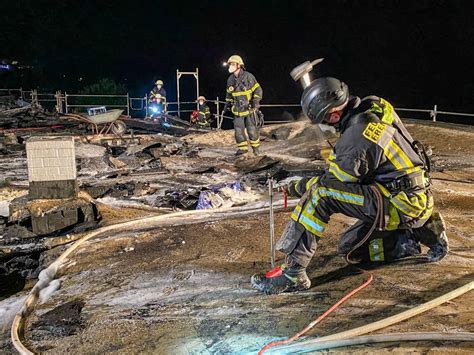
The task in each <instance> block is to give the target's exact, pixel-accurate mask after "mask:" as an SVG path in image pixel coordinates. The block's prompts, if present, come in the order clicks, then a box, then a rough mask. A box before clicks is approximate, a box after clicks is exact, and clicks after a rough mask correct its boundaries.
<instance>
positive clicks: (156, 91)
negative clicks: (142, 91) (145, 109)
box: [150, 80, 166, 104]
mask: <svg viewBox="0 0 474 355" xmlns="http://www.w3.org/2000/svg"><path fill="white" fill-rule="evenodd" d="M156 98H160V99H161V101H162V102H163V104H166V90H165V88H164V87H163V81H162V80H157V81H156V82H155V86H154V88H153V89H152V90H151V91H150V101H153V100H156Z"/></svg>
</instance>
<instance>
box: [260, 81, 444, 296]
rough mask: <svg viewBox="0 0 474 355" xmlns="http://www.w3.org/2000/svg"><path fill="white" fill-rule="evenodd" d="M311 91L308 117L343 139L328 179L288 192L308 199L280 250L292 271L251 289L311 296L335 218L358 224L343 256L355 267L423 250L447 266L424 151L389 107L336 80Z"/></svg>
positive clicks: (343, 245) (264, 277) (347, 236)
mask: <svg viewBox="0 0 474 355" xmlns="http://www.w3.org/2000/svg"><path fill="white" fill-rule="evenodd" d="M308 84H309V85H308V86H307V87H306V88H305V90H304V93H303V95H302V99H301V105H302V108H303V112H304V113H305V114H306V115H307V116H308V117H309V118H310V119H311V121H312V122H313V123H325V124H328V125H331V126H334V127H335V128H336V130H338V131H339V132H340V138H339V139H338V141H337V142H336V144H335V146H334V148H333V150H332V152H331V154H330V156H329V165H328V167H327V168H326V170H325V171H324V173H323V174H322V175H321V176H318V177H313V178H311V179H302V180H300V181H297V182H296V183H294V184H291V186H288V190H289V192H290V194H292V195H295V196H302V197H301V199H300V201H299V203H298V205H297V207H296V209H295V210H294V212H293V214H292V215H291V221H290V222H289V223H288V225H287V227H286V230H285V231H284V233H283V235H282V237H281V238H280V240H279V241H278V242H277V244H276V249H277V250H279V251H281V252H283V253H285V254H286V260H285V263H284V264H283V265H282V266H281V267H278V268H276V269H274V270H272V271H270V272H268V273H266V274H256V275H254V276H252V278H251V283H252V285H253V286H254V287H255V288H256V289H258V290H260V291H262V292H264V293H266V294H278V293H281V292H292V291H298V290H305V289H308V288H309V287H310V286H311V282H310V280H309V278H308V276H307V274H306V268H307V267H308V265H309V263H310V261H311V258H312V257H313V255H314V253H315V252H316V247H317V245H318V243H319V242H320V240H322V239H323V238H324V237H323V235H324V231H325V229H326V227H327V225H328V223H329V219H330V217H331V215H332V214H333V213H342V214H344V215H346V216H349V217H353V218H356V219H357V220H358V221H357V222H356V223H355V224H354V225H353V226H351V227H350V228H349V229H348V230H346V231H345V232H344V234H343V235H342V236H341V237H340V241H339V253H340V254H341V255H343V256H346V260H347V261H349V262H387V261H391V260H395V259H399V258H403V257H407V256H413V255H417V254H419V253H420V252H421V249H420V243H421V244H423V245H425V246H427V247H428V248H429V251H428V253H427V255H426V258H427V259H428V261H439V260H441V259H442V258H443V257H444V256H445V255H446V254H447V252H448V240H447V237H446V233H445V230H446V228H445V224H444V221H443V219H442V217H441V215H440V214H439V213H438V212H433V196H432V194H431V192H430V179H429V175H428V173H429V160H428V157H427V155H426V154H425V153H424V149H423V147H422V145H421V143H419V142H416V141H414V140H413V138H412V136H411V135H410V134H409V133H408V131H407V130H406V128H405V127H404V125H403V124H402V122H401V120H400V118H399V117H398V115H397V114H396V112H395V111H394V109H393V107H392V105H391V104H390V103H388V102H387V101H385V100H384V99H381V98H378V97H375V96H371V97H367V98H364V99H362V100H361V99H360V98H358V97H352V96H349V89H348V87H347V85H346V84H345V83H343V82H342V81H340V80H338V79H335V78H330V77H325V78H319V79H316V80H314V81H313V82H312V83H308ZM349 258H350V259H351V260H349Z"/></svg>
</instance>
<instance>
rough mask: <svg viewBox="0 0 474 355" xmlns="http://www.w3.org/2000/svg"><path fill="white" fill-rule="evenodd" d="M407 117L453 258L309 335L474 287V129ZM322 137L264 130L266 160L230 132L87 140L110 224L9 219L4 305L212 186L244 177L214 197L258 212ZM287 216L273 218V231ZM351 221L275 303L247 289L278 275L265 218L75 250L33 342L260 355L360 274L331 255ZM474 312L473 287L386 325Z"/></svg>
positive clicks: (9, 164)
mask: <svg viewBox="0 0 474 355" xmlns="http://www.w3.org/2000/svg"><path fill="white" fill-rule="evenodd" d="M406 126H407V128H408V129H409V131H410V132H411V133H412V134H413V136H414V137H415V139H418V140H420V141H422V142H423V143H424V144H425V145H429V146H430V147H431V149H432V151H433V157H432V160H433V169H434V172H433V174H432V177H433V178H434V179H433V192H434V196H435V203H436V204H437V206H438V208H439V210H440V211H441V212H442V213H443V215H444V216H445V219H446V221H447V224H448V237H449V239H450V248H451V251H450V254H449V255H448V256H447V257H446V258H445V259H443V260H442V261H441V262H439V263H435V264H427V263H423V262H419V261H414V260H411V261H405V262H399V263H393V264H390V265H380V266H379V267H376V268H374V269H373V270H372V272H373V273H374V277H375V280H374V282H373V283H372V284H371V285H370V286H369V288H367V289H366V290H364V291H362V293H360V294H358V295H357V296H355V297H354V298H352V299H351V300H350V301H348V302H347V303H345V304H344V305H343V306H342V307H341V308H340V309H339V310H338V311H336V312H335V313H333V314H332V315H331V316H330V317H328V318H327V319H325V320H324V322H322V323H321V324H319V325H317V326H316V327H315V328H314V329H313V330H312V331H311V332H310V333H309V334H308V336H309V337H316V336H323V335H327V334H331V333H334V332H338V331H342V330H346V329H350V328H353V327H356V326H360V325H364V324H367V323H369V322H372V321H376V320H379V319H382V318H384V317H387V316H390V315H393V314H396V313H399V312H401V311H404V310H406V309H408V308H410V307H413V306H416V305H418V304H420V303H423V302H426V301H428V300H431V299H433V298H435V297H437V296H440V295H441V294H443V293H445V292H448V291H450V290H452V289H455V288H457V287H459V286H461V285H463V284H465V283H466V282H468V281H472V280H473V270H474V261H473V257H474V255H473V253H472V248H473V244H474V242H473V238H472V234H473V225H474V224H473V221H474V185H473V182H474V179H473V176H474V157H473V151H472V147H473V145H474V130H473V129H472V128H471V127H468V126H461V125H450V124H442V123H436V124H435V123H431V122H429V123H427V122H426V123H423V122H419V121H407V124H406ZM25 138H26V137H17V141H16V142H15V139H14V138H13V137H11V136H10V141H8V142H5V143H4V144H3V145H2V147H1V149H2V150H3V152H4V153H5V154H4V155H2V156H1V157H0V174H1V176H2V177H3V187H2V188H1V189H0V196H1V198H0V199H1V200H2V202H1V203H2V204H1V205H0V207H1V211H3V212H2V213H3V214H5V212H4V211H5V209H6V208H8V206H10V205H11V204H12V203H13V201H18V200H19V199H20V200H21V198H22V196H24V195H26V194H27V186H28V177H27V169H26V155H25V151H24V147H22V146H23V144H22V142H23V141H24V139H25ZM326 139H327V137H325V136H323V134H322V133H321V132H320V131H318V130H315V129H314V127H313V128H311V127H309V126H308V124H307V123H306V122H304V121H303V122H295V123H294V124H285V125H278V126H271V127H266V128H264V129H263V139H262V141H263V142H262V156H260V157H254V156H252V155H251V154H249V155H248V156H245V157H243V158H235V157H234V156H233V153H234V148H233V143H234V141H233V131H215V132H210V133H207V134H196V135H188V136H186V137H182V138H175V137H171V136H165V135H148V136H141V137H140V140H139V142H140V144H137V142H133V143H130V144H128V146H110V145H102V144H101V142H100V140H97V139H96V140H94V139H88V140H85V139H84V138H83V137H82V138H81V137H79V136H78V137H77V139H76V156H77V164H78V176H79V178H78V180H79V185H80V188H81V191H82V192H83V193H84V194H87V196H89V198H91V199H92V200H93V201H94V203H95V205H96V206H97V212H98V216H100V219H99V220H98V221H96V223H95V224H91V225H87V226H82V227H80V226H77V227H76V228H77V229H71V230H61V231H58V232H57V233H55V234H54V236H51V235H50V236H36V235H32V233H31V232H30V231H29V230H28V228H27V227H26V226H21V225H17V226H16V227H14V228H13V227H12V226H11V225H9V224H8V223H7V222H6V221H5V218H3V222H2V230H3V236H2V238H1V239H0V256H1V257H2V263H3V264H2V269H1V270H2V271H1V272H2V274H1V275H0V276H1V277H2V278H3V279H2V289H1V292H2V294H1V295H0V299H3V300H1V301H0V307H2V308H1V309H3V310H8V309H10V310H11V309H14V307H13V305H14V304H15V302H16V303H18V302H19V300H21V297H23V296H24V295H26V293H27V291H28V289H30V288H31V287H32V285H33V284H34V282H35V279H36V277H37V275H38V273H39V271H40V270H41V269H43V268H44V267H45V266H47V265H48V264H50V263H51V262H52V261H53V260H54V259H55V258H56V257H58V256H59V255H60V254H61V253H62V252H63V251H64V250H65V248H67V246H69V245H70V243H71V242H72V241H74V240H76V239H77V238H79V237H80V236H82V235H84V233H87V230H91V229H94V228H97V227H100V226H104V225H111V224H115V223H119V222H123V221H129V220H132V219H138V218H141V217H146V216H152V215H159V214H166V213H170V212H171V211H173V210H176V209H184V208H187V207H192V206H195V205H194V204H196V203H197V197H198V196H199V193H200V192H201V191H202V190H203V189H207V188H209V186H211V185H218V184H225V183H234V182H236V181H239V182H240V183H241V184H242V186H244V187H245V188H243V189H242V190H243V191H241V192H239V193H231V192H228V194H227V195H226V194H225V193H223V194H217V196H218V197H216V200H215V203H216V204H221V206H243V205H246V206H258V205H259V204H262V203H264V202H266V201H267V200H268V195H267V188H266V185H265V182H266V180H267V178H268V176H274V177H276V178H278V179H280V178H285V177H288V176H304V175H311V174H314V173H317V172H318V171H320V170H321V169H323V168H324V160H323V159H322V158H321V156H320V149H321V148H325V147H327V146H328V142H327V141H326ZM329 139H330V140H331V139H332V138H329ZM280 198H281V196H280V195H278V196H277V199H280ZM5 206H6V207H5ZM290 211H291V210H290V209H287V210H284V211H280V212H278V213H276V215H275V231H276V235H277V236H279V235H280V234H281V232H282V231H283V228H284V226H285V225H286V223H287V221H288V218H289V214H290ZM352 222H353V221H352V220H351V219H349V218H347V217H344V216H342V215H336V216H334V217H333V218H332V219H331V224H330V228H329V229H328V231H327V235H326V236H325V237H324V239H323V240H322V241H321V243H320V246H319V249H318V252H317V254H316V256H315V258H314V259H313V262H312V263H311V265H310V268H309V276H310V278H311V280H312V284H313V286H312V287H311V289H310V290H308V291H306V292H300V293H296V294H283V295H278V296H264V295H261V294H258V293H257V292H256V291H254V290H253V289H252V288H251V287H250V284H249V278H250V276H251V275H252V274H253V273H255V272H258V271H263V270H265V269H268V268H269V258H270V256H269V249H270V247H269V238H268V235H269V232H268V231H269V220H268V214H250V215H249V214H248V215H240V216H233V217H232V218H222V217H220V218H213V219H205V218H202V219H195V220H192V221H181V222H173V223H172V222H171V221H170V223H169V224H168V225H165V226H161V227H157V228H153V229H147V228H146V227H145V228H141V229H140V230H123V231H121V232H120V233H113V234H110V235H104V236H101V237H98V238H96V239H93V240H91V241H90V242H88V243H86V244H85V245H84V246H82V247H81V248H80V249H79V250H78V251H77V252H76V253H75V254H74V255H73V256H72V257H70V258H69V261H68V264H67V265H66V266H65V267H63V269H62V270H61V272H60V275H59V280H60V288H59V289H58V290H57V291H55V292H54V293H52V294H51V297H50V298H49V299H48V300H46V301H45V302H44V303H42V304H40V305H38V306H37V307H36V309H35V311H34V313H33V314H32V315H31V316H30V317H29V318H28V321H27V328H26V332H25V338H26V340H27V341H26V344H27V345H28V347H29V348H31V349H35V350H36V351H39V352H44V353H51V354H59V353H67V352H77V353H105V352H112V353H122V354H125V353H127V354H129V353H179V354H181V353H183V354H188V353H189V354H201V353H204V354H206V353H209V354H221V353H248V352H256V351H258V350H259V349H260V347H261V346H263V345H264V344H265V343H267V342H269V341H271V340H274V339H279V338H286V337H289V336H292V335H293V334H295V333H296V332H297V331H299V330H301V329H302V328H303V327H304V326H305V325H307V324H308V323H309V322H310V321H312V320H313V319H314V318H316V317H317V316H319V315H320V314H322V313H323V312H324V311H325V310H326V309H327V308H328V307H329V306H330V305H332V304H333V303H334V302H335V301H337V300H338V299H339V298H340V297H341V296H342V295H343V294H345V293H347V292H348V291H349V290H351V289H353V288H354V287H356V286H357V285H359V284H360V283H362V282H363V280H364V279H365V278H366V276H365V275H362V274H360V273H358V272H357V270H356V269H354V268H352V267H348V266H346V264H345V262H344V261H343V260H342V259H341V258H340V257H339V256H338V255H337V252H336V246H337V241H338V236H339V235H340V234H341V232H342V231H343V230H344V229H345V228H347V227H348V226H349V225H350V224H351V223H352ZM278 257H279V260H280V261H282V259H281V258H282V255H278ZM473 306H474V304H473V298H472V295H471V294H466V295H464V296H462V297H459V298H457V299H455V300H454V301H452V302H449V303H446V304H444V305H442V306H440V307H437V308H435V309H434V310H431V311H429V312H427V313H425V314H423V315H420V316H417V317H415V318H412V319H410V320H408V321H405V322H402V323H400V324H397V325H394V326H391V327H389V328H387V329H384V330H383V331H384V332H404V331H450V332H465V331H467V332H472V331H474V323H473V321H472V319H474V317H473V315H474V314H473V311H472V309H473ZM4 315H5V317H4V319H5V320H6V318H7V314H6V313H4ZM0 339H1V340H0V351H2V352H5V353H9V352H12V351H13V349H12V345H11V342H10V339H9V332H8V329H4V332H3V333H2V334H1V336H0ZM350 350H351V351H354V352H358V353H366V352H377V353H406V352H415V353H443V354H445V353H456V354H458V353H466V354H467V353H471V352H472V350H473V344H468V343H462V344H461V343H445V344H442V343H436V342H418V343H401V344H388V345H387V344H379V345H371V346H364V347H362V346H360V347H356V348H351V349H350ZM331 352H341V353H345V352H347V349H344V348H342V349H339V350H337V349H336V350H333V351H331Z"/></svg>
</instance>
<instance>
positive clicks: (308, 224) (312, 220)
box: [291, 205, 327, 237]
mask: <svg viewBox="0 0 474 355" xmlns="http://www.w3.org/2000/svg"><path fill="white" fill-rule="evenodd" d="M291 219H292V220H294V221H296V222H299V223H301V224H302V225H303V226H304V227H305V229H306V230H308V231H310V232H311V233H313V234H315V235H317V236H318V237H322V236H323V233H324V230H325V229H326V227H327V223H324V222H323V221H321V220H320V219H318V218H316V217H315V216H314V215H312V214H308V212H307V211H303V212H301V206H299V205H298V206H296V208H295V210H294V211H293V213H292V214H291Z"/></svg>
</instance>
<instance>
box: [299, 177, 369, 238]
mask: <svg viewBox="0 0 474 355" xmlns="http://www.w3.org/2000/svg"><path fill="white" fill-rule="evenodd" d="M321 197H329V198H331V199H335V200H338V201H341V202H346V203H350V204H354V205H358V206H363V204H364V196H363V195H358V194H353V193H350V192H345V191H340V190H336V189H332V188H326V187H323V186H319V187H316V188H315V189H314V190H313V191H312V196H311V200H309V201H307V202H306V203H305V205H304V209H302V207H301V206H300V205H298V206H296V208H295V210H294V211H293V213H292V215H291V218H292V219H293V220H294V221H296V222H299V223H301V224H302V225H303V226H304V227H305V228H306V229H307V230H308V231H310V232H311V233H313V234H315V235H317V236H318V237H321V236H322V235H323V232H324V230H325V228H326V226H327V223H326V222H323V221H322V220H321V219H319V218H317V217H316V216H315V215H314V213H315V211H316V207H317V205H318V203H319V200H320V198H321ZM328 218H329V216H328Z"/></svg>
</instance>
